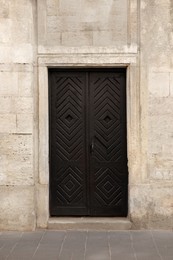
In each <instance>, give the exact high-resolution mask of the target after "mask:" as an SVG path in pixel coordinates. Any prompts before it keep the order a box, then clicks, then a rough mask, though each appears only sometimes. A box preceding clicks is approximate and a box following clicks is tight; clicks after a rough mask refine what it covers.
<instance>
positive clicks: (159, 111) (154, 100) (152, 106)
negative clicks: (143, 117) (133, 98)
mask: <svg viewBox="0 0 173 260" xmlns="http://www.w3.org/2000/svg"><path fill="white" fill-rule="evenodd" d="M148 102H149V107H148V112H149V114H150V115H173V109H172V107H173V98H172V97H164V98H163V97H162V98H161V97H152V96H150V97H149V100H148Z"/></svg>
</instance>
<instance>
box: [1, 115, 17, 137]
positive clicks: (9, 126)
mask: <svg viewBox="0 0 173 260" xmlns="http://www.w3.org/2000/svg"><path fill="white" fill-rule="evenodd" d="M15 132H16V115H15V114H4V115H0V133H15Z"/></svg>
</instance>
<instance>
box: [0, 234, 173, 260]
mask: <svg viewBox="0 0 173 260" xmlns="http://www.w3.org/2000/svg"><path fill="white" fill-rule="evenodd" d="M55 259H56V260H83V259H85V260H107V259H108V260H160V259H164V260H173V232H172V231H170V232H169V231H108V232H107V231H103V232H102V231H47V230H46V231H45V230H37V231H35V232H0V260H55Z"/></svg>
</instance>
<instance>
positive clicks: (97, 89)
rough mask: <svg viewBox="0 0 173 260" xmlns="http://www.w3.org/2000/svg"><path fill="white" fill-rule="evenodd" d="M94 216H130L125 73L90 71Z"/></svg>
mask: <svg viewBox="0 0 173 260" xmlns="http://www.w3.org/2000/svg"><path fill="white" fill-rule="evenodd" d="M89 82H90V115H91V116H90V121H91V124H90V136H91V142H92V146H93V149H92V154H91V158H90V172H91V174H90V179H91V183H92V185H91V187H92V188H91V212H92V215H97V216H99V215H102V216H104V215H113V216H126V215H127V180H128V174H127V154H126V118H125V73H124V72H117V73H116V72H115V71H114V72H103V71H102V72H92V73H90V79H89Z"/></svg>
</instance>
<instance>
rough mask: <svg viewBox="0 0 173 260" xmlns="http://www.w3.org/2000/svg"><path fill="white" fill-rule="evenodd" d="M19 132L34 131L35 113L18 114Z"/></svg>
mask: <svg viewBox="0 0 173 260" xmlns="http://www.w3.org/2000/svg"><path fill="white" fill-rule="evenodd" d="M16 124H17V133H32V132H33V114H17V121H16Z"/></svg>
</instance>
